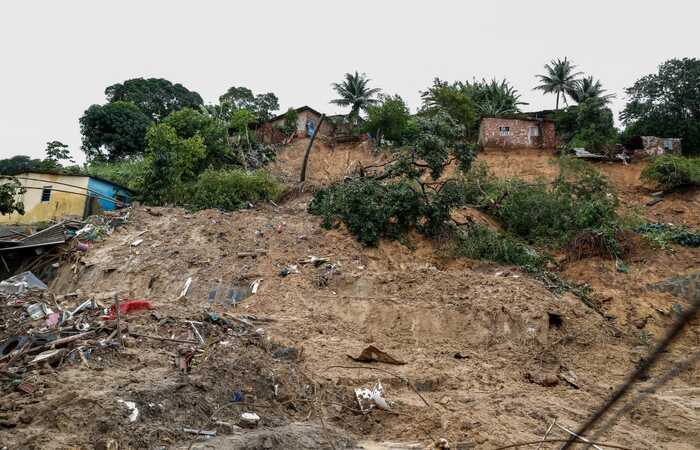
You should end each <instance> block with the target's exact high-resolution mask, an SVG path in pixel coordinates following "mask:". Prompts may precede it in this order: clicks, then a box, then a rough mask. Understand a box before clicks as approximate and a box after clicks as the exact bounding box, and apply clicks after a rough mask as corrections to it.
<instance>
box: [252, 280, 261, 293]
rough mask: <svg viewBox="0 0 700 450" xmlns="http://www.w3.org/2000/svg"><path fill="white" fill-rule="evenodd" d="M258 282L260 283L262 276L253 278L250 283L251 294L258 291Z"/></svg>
mask: <svg viewBox="0 0 700 450" xmlns="http://www.w3.org/2000/svg"><path fill="white" fill-rule="evenodd" d="M260 283H262V278H258V279H257V280H254V281H253V282H252V283H250V293H251V294H256V293H257V292H258V287H259V286H260Z"/></svg>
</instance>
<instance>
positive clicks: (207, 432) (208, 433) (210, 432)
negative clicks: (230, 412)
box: [182, 428, 216, 437]
mask: <svg viewBox="0 0 700 450" xmlns="http://www.w3.org/2000/svg"><path fill="white" fill-rule="evenodd" d="M182 431H183V432H185V433H191V434H199V435H202V436H210V437H214V436H216V430H197V429H194V428H183V429H182Z"/></svg>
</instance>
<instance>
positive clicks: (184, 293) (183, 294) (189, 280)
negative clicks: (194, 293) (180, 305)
mask: <svg viewBox="0 0 700 450" xmlns="http://www.w3.org/2000/svg"><path fill="white" fill-rule="evenodd" d="M190 286H192V277H189V278H187V280H186V281H185V286H184V287H183V288H182V291H181V292H180V297H178V298H187V294H189V293H190Z"/></svg>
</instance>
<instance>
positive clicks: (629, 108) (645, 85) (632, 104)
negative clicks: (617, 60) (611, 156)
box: [620, 58, 700, 154]
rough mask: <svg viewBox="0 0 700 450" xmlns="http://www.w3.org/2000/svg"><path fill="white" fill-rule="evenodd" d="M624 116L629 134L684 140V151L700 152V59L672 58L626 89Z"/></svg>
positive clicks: (622, 114) (621, 117)
mask: <svg viewBox="0 0 700 450" xmlns="http://www.w3.org/2000/svg"><path fill="white" fill-rule="evenodd" d="M625 93H626V94H627V96H628V97H629V101H628V102H627V105H625V108H624V110H623V111H622V113H621V114H620V119H621V120H622V122H623V124H624V125H625V127H626V129H625V134H627V135H649V136H660V137H680V138H682V139H683V152H684V153H687V154H693V153H695V154H698V153H700V60H699V59H697V58H683V59H671V60H668V61H666V62H665V63H663V64H661V65H660V66H659V69H658V72H657V73H653V74H649V75H646V76H644V77H642V78H640V79H639V80H637V81H636V82H635V83H634V84H633V85H632V86H631V87H630V88H628V89H626V90H625Z"/></svg>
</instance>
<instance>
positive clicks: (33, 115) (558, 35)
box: [0, 0, 700, 160]
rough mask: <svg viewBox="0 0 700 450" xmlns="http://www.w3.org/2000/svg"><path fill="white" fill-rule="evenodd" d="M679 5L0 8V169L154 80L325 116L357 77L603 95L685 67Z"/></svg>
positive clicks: (409, 93) (542, 103)
mask: <svg viewBox="0 0 700 450" xmlns="http://www.w3.org/2000/svg"><path fill="white" fill-rule="evenodd" d="M698 12H700V8H699V7H698V6H697V4H696V2H694V1H690V0H665V1H663V2H659V1H648V0H637V1H633V0H607V1H598V0H588V1H585V2H584V1H576V2H573V1H567V0H558V1H550V0H539V1H536V2H526V1H505V0H501V1H498V2H496V1H490V2H489V1H482V2H467V1H459V2H458V1H448V0H430V1H406V0H404V1H400V2H399V1H389V0H385V1H380V0H374V1H364V0H354V1H335V0H326V1H320V0H308V1H294V2H292V1H272V0H268V1H240V2H233V1H228V2H225V1H206V0H199V1H196V2H194V1H179V0H168V1H165V0H138V1H133V0H120V1H118V2H117V1H109V2H108V1H102V0H63V1H56V0H46V1H38V0H22V1H19V0H16V1H10V0H8V1H2V2H1V4H0V157H9V156H12V155H15V154H27V155H31V156H35V157H41V156H42V155H43V150H44V147H45V143H46V142H47V141H49V140H53V139H58V140H60V141H63V142H65V143H67V144H69V145H70V147H71V149H72V152H73V155H74V156H75V157H76V158H77V159H78V160H83V156H82V153H81V152H80V130H79V126H78V118H79V117H80V116H81V115H82V113H83V111H84V110H85V109H86V108H87V107H88V106H89V105H91V104H93V103H102V102H104V88H105V87H106V86H108V85H110V84H113V83H117V82H121V81H123V80H125V79H128V78H133V77H140V76H142V77H163V78H167V79H169V80H171V81H173V82H179V83H182V84H184V85H185V86H187V87H188V88H190V89H192V90H195V91H197V92H199V93H200V94H201V95H202V97H203V98H204V99H205V101H207V102H213V101H215V100H216V99H217V98H218V96H219V95H220V94H221V93H223V92H224V91H225V90H226V89H227V88H228V87H229V86H232V85H236V86H248V87H250V88H251V89H253V91H255V92H268V91H272V92H274V93H276V94H277V95H278V97H279V98H280V104H281V107H282V109H286V108H287V107H289V106H300V105H304V104H308V105H310V106H312V107H315V108H317V109H321V110H324V111H328V112H335V111H337V109H336V108H335V107H332V106H331V105H329V104H328V101H329V100H330V99H331V98H332V97H333V92H332V90H331V87H330V84H331V83H332V82H333V81H337V80H338V79H340V78H341V77H342V75H343V74H344V73H345V72H348V71H353V70H359V71H360V72H366V73H367V74H368V75H369V76H370V77H371V78H372V80H373V82H374V84H375V85H376V86H378V87H381V88H383V89H384V90H385V91H386V92H388V93H398V94H400V95H402V96H403V97H404V98H405V99H406V100H407V101H408V103H409V105H410V106H411V107H412V109H415V108H416V107H417V106H418V104H419V91H420V90H422V89H425V87H426V86H428V85H429V84H430V83H431V80H432V79H433V78H434V77H436V76H437V77H440V78H442V79H446V80H456V79H460V80H466V79H472V78H473V77H477V78H481V77H488V78H491V77H496V78H503V77H505V78H507V79H508V80H510V81H511V82H512V83H513V84H514V85H515V87H516V88H517V89H519V90H520V92H521V93H522V96H523V100H525V101H527V102H529V103H530V106H529V108H531V109H541V108H551V107H553V106H554V97H544V96H542V94H541V93H539V92H537V91H533V90H532V87H533V86H534V85H535V84H536V80H535V77H534V75H535V74H536V73H540V72H541V70H542V66H543V65H544V63H546V62H547V61H549V60H550V59H552V58H555V57H564V56H568V57H569V58H570V59H572V60H573V61H574V62H575V63H576V64H577V65H578V67H579V69H580V70H582V71H584V72H586V73H590V74H593V75H594V76H596V77H598V78H600V79H601V80H602V82H603V84H604V86H605V87H606V88H607V89H608V90H610V91H612V92H614V93H616V94H617V95H618V98H617V99H616V101H615V102H614V104H613V109H614V110H615V112H616V113H617V112H618V111H619V110H620V108H621V106H622V105H623V104H624V95H623V90H624V88H625V87H627V86H629V85H630V84H631V83H633V82H634V80H636V79H637V78H639V77H640V76H642V75H644V74H647V73H650V72H653V71H655V69H656V67H657V66H658V65H659V64H660V63H661V62H663V61H665V60H666V59H669V58H672V57H684V56H688V57H698V56H700V55H698V53H699V52H700V27H698V25H697V20H698Z"/></svg>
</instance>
